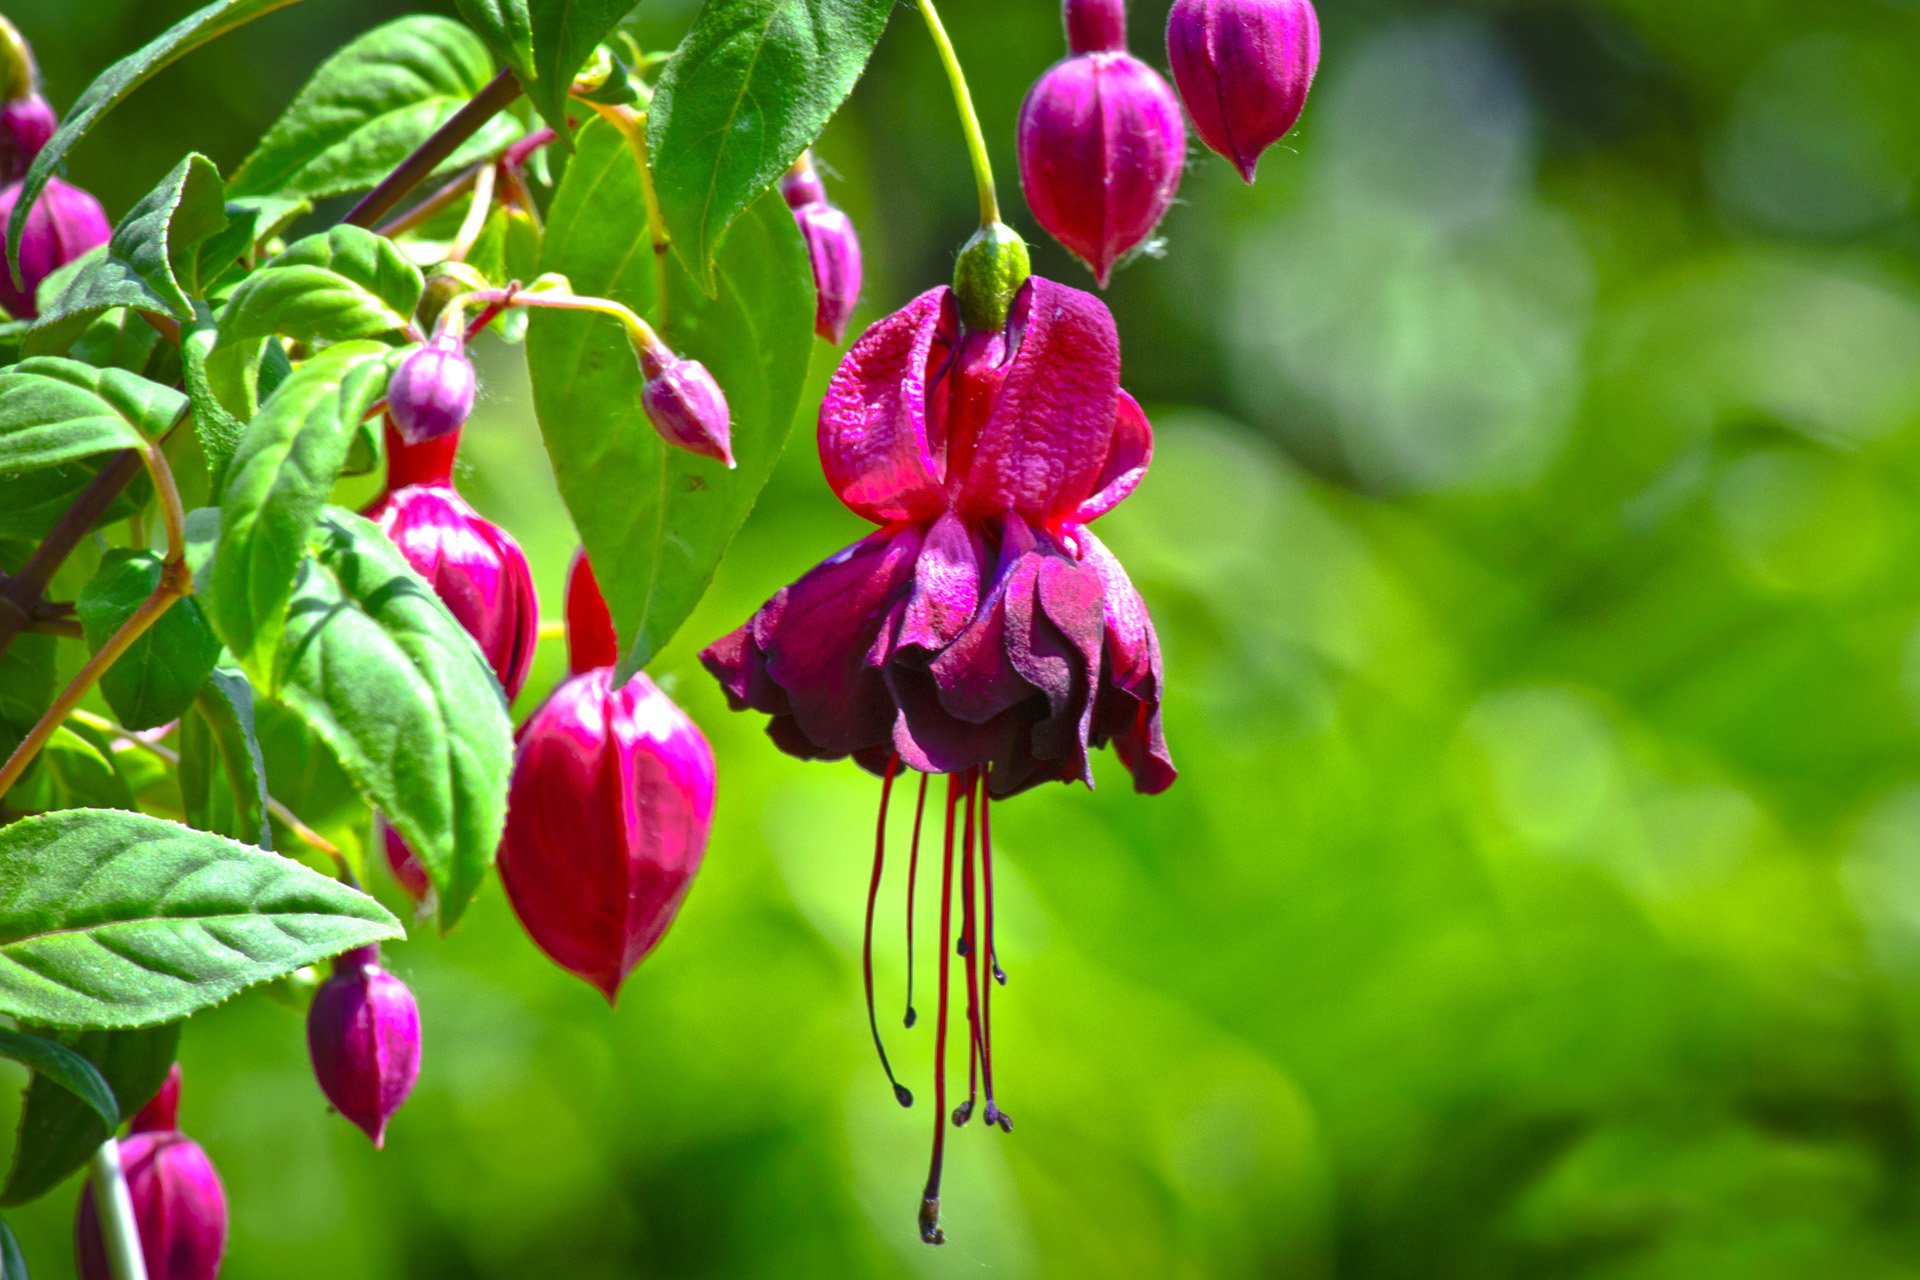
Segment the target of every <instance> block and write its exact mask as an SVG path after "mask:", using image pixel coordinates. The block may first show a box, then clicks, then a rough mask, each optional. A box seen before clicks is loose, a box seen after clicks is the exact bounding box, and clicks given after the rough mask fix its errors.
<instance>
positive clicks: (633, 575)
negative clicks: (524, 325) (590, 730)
mask: <svg viewBox="0 0 1920 1280" xmlns="http://www.w3.org/2000/svg"><path fill="white" fill-rule="evenodd" d="M639 199H640V192H639V179H638V177H637V175H636V174H635V172H634V168H633V162H632V160H631V158H630V157H629V156H628V154H627V152H626V150H625V148H624V146H623V145H622V142H621V140H620V138H619V136H618V134H617V133H615V131H614V130H612V129H611V128H609V127H607V126H604V125H598V124H596V125H592V126H589V127H588V128H587V129H586V130H584V131H583V132H582V133H581V135H580V153H579V155H577V156H576V157H575V158H574V160H573V163H572V165H570V166H569V167H568V169H567V174H566V177H565V178H564V179H562V181H561V184H560V189H559V191H558V192H557V193H556V194H555V197H554V202H553V208H552V210H551V212H550V214H549V215H548V219H547V228H546V238H545V248H544V256H543V259H542V263H541V265H542V268H543V269H544V270H547V271H559V272H563V273H564V274H565V275H566V276H567V278H568V279H569V280H571V281H572V282H573V285H574V287H575V288H576V289H578V290H579V291H580V292H582V293H591V294H597V295H600V296H604V297H610V298H615V299H618V300H619V301H621V302H624V303H626V304H627V305H628V306H631V307H633V308H635V309H636V310H639V311H642V312H651V310H652V308H653V306H654V300H655V287H654V277H653V271H654V265H653V264H654V257H653V254H652V253H651V252H649V250H648V248H647V245H646V236H647V229H646V223H645V220H644V219H634V218H630V217H624V216H621V214H620V211H622V210H626V209H631V208H634V207H637V206H636V204H635V203H634V202H637V201H638V200H639ZM667 270H668V273H669V274H668V294H669V302H668V321H669V322H668V325H667V327H666V329H665V331H664V336H665V337H666V340H667V341H668V343H669V344H671V345H672V346H673V347H674V349H675V350H677V351H679V352H680V353H681V354H682V355H684V356H687V357H689V358H692V359H697V360H699V361H701V362H703V363H704V364H706V366H707V367H708V369H710V370H711V371H712V372H713V375H714V377H715V378H717V379H718V380H719V382H720V385H721V387H722V389H723V390H725V392H726V395H727V401H728V403H729V405H730V406H731V408H732V411H733V450H734V455H735V457H736V458H738V459H739V467H738V468H737V469H736V470H733V471H728V470H726V469H725V468H723V467H721V466H720V465H719V464H718V463H715V462H712V461H710V460H708V459H705V458H697V457H695V456H693V455H692V454H689V453H686V452H684V451H683V450H679V449H670V448H668V447H667V446H666V445H664V444H663V443H661V441H660V438H659V436H658V435H656V434H655V433H654V430H653V428H652V427H651V426H650V425H649V424H648V422H647V420H646V417H645V416H644V415H643V414H642V412H641V410H640V388H641V384H642V378H641V375H640V372H639V369H638V368H637V366H636V364H635V361H634V358H633V351H632V349H631V348H630V347H629V346H628V345H627V340H626V337H625V335H624V334H623V333H622V332H621V331H620V328H619V326H617V325H613V324H609V323H607V322H605V321H603V320H599V319H597V318H593V317H584V316H580V315H577V314H574V313H569V312H558V311H546V312H542V313H541V314H539V315H537V316H535V317H534V318H533V321H532V326H531V331H530V334H529V338H528V348H527V354H528V362H529V366H530V368H531V370H532V374H533V393H534V408H535V410H536V411H537V413H538V415H539V418H540V430H541V433H542V435H544V436H545V437H546V442H547V453H548V456H549V457H551V458H552V459H553V464H554V473H555V475H556V476H557V477H558V479H559V482H560V495H561V497H562V498H563V499H564V500H565V501H566V504H567V510H568V511H569V512H571V513H572V515H573V521H574V525H575V527H576V528H578V529H579V531H580V537H581V539H582V540H583V541H584V542H585V543H586V547H587V551H588V553H589V554H590V555H591V556H592V558H593V564H594V569H595V571H596V573H597V574H598V576H599V579H600V586H601V589H602V590H603V591H604V592H605V594H606V597H607V603H608V605H609V606H610V607H611V609H612V610H613V618H614V624H615V626H616V628H617V629H618V631H619V634H620V642H621V646H622V648H623V650H624V651H625V653H626V659H625V662H624V664H623V669H626V670H636V669H638V668H639V667H640V666H642V665H644V664H645V663H646V662H647V661H648V659H650V658H651V657H652V656H653V654H654V653H656V652H658V650H659V648H660V646H661V645H663V644H665V643H666V641H667V640H668V638H669V637H671V636H672V635H673V633H674V631H676V630H677V629H678V628H679V626H680V624H681V623H682V622H684V621H685V620H686V617H687V615H688V614H689V613H690V612H692V610H693V606H694V605H695V604H696V603H698V601H699V599H700V596H701V595H702V594H703V593H704V592H705V591H706V587H707V583H708V582H709V581H711V579H712V577H713V571H714V569H715V567H716V566H718V564H719V562H720V557H721V555H722V553H724V552H725V551H726V548H727V544H728V543H729V542H731V541H732V540H733V535H734V534H735V532H737V531H738V530H739V528H740V525H741V523H742V522H744V521H745V520H746V517H747V513H748V511H750V510H751V509H752V507H753V503H754V499H755V498H756V497H758V495H759V493H760V490H761V488H762V487H763V486H764V485H765V484H766V482H767V479H768V477H769V476H770V475H771V474H772V471H773V464H774V462H775V461H776V460H777V459H778V457H779V454H780V450H781V448H782V447H783V445H784V443H785V441H786V437H787V430H788V427H789V426H790V425H791V424H792V421H793V416H794V412H795V410H796V409H797V408H798V407H799V403H800V392H801V387H802V384H803V383H804V381H805V379H806V373H807V361H808V358H809V356H810V355H811V352H812V346H811V342H812V337H811V335H812V333H813V308H814V294H813V277H812V274H811V271H810V268H809V266H808V263H807V254H806V248H805V245H804V244H803V243H802V241H801V238H800V232H799V230H798V229H797V228H796V227H795V225H794V221H793V215H792V214H791V213H790V212H789V211H788V209H787V207H786V205H785V204H784V203H783V202H782V201H781V200H780V198H779V196H778V195H777V194H773V193H769V194H768V195H767V196H766V197H765V198H763V199H762V200H761V202H760V203H759V204H757V205H755V206H754V207H753V208H752V209H751V210H749V211H748V213H747V214H746V215H745V216H743V217H742V218H741V219H740V220H739V221H738V222H737V223H736V224H735V226H734V229H733V231H732V233H731V234H730V235H729V236H728V237H727V241H726V243H725V245H723V246H722V249H721V254H720V259H719V272H718V276H717V279H718V284H719V296H718V297H717V298H708V297H707V296H705V295H704V294H703V293H702V292H701V291H700V289H699V288H698V287H696V286H695V284H694V281H693V279H692V278H691V277H690V276H689V275H688V274H687V273H686V272H685V271H684V270H681V269H680V267H679V266H678V264H677V263H670V264H669V265H668V268H667Z"/></svg>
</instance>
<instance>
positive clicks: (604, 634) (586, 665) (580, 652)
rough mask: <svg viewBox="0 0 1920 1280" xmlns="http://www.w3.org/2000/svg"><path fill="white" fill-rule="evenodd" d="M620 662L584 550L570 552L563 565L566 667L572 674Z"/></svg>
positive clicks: (609, 612)
mask: <svg viewBox="0 0 1920 1280" xmlns="http://www.w3.org/2000/svg"><path fill="white" fill-rule="evenodd" d="M619 661H620V639H619V637H618V636H616V635H615V634H614V631H613V612H612V610H610V609H608V608H607V598H606V597H605V596H604V595H602V594H601V593H600V582H599V579H597V578H595V577H594V576H593V565H592V564H590V563H588V561H587V549H586V548H585V547H582V548H580V550H578V551H576V552H574V553H573V563H572V564H570V565H568V566H567V665H568V667H569V668H570V669H571V670H572V671H573V673H574V674H575V675H578V674H579V673H580V672H582V671H591V670H593V669H594V668H595V667H611V666H613V665H614V664H615V663H617V662H619Z"/></svg>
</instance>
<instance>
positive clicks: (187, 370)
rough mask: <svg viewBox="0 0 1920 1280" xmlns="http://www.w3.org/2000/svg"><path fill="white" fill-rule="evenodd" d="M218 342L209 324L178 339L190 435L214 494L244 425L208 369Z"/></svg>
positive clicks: (222, 480) (238, 443)
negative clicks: (197, 443)
mask: <svg viewBox="0 0 1920 1280" xmlns="http://www.w3.org/2000/svg"><path fill="white" fill-rule="evenodd" d="M219 340H220V331H219V330H218V329H216V328H215V327H214V326H213V325H212V324H211V323H205V324H202V325H201V326H199V327H197V328H193V329H188V330H187V331H186V332H185V333H183V334H181V336H180V371H181V381H182V382H183V383H184V384H185V386H186V389H187V403H188V404H189V405H190V406H191V410H192V414H193V434H194V437H195V438H196V439H198V440H199V441H200V452H201V453H203V454H205V455H206V459H207V478H208V481H209V483H210V485H211V487H212V488H213V490H214V492H216V493H217V492H219V490H220V488H221V486H222V485H223V484H224V483H225V482H226V475H227V464H228V463H230V462H232V461H233V451H234V450H235V449H237V448H239V447H240V437H241V436H242V435H244V434H245V433H246V428H247V424H246V423H244V422H242V421H241V420H240V419H239V418H237V417H235V416H234V415H233V414H232V413H230V412H228V411H227V406H226V405H225V404H224V403H223V402H222V401H221V399H220V396H219V394H218V393H217V392H216V391H215V390H214V386H213V379H212V377H211V375H210V373H209V371H208V369H207V357H208V356H209V355H210V354H212V352H213V348H214V344H215V343H216V342H218V341H219Z"/></svg>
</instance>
